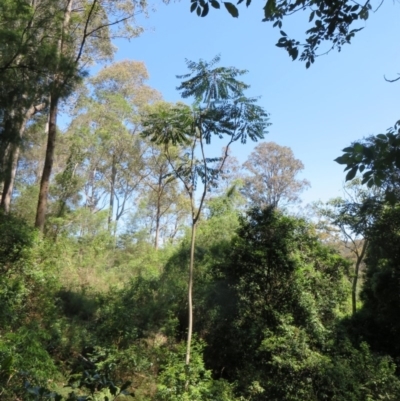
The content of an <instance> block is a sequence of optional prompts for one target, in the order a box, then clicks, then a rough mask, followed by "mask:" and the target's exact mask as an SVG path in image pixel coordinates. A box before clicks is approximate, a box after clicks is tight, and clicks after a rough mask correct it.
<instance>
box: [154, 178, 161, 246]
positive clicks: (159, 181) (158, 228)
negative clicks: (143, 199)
mask: <svg viewBox="0 0 400 401" xmlns="http://www.w3.org/2000/svg"><path fill="white" fill-rule="evenodd" d="M161 195H162V173H161V172H160V175H159V176H158V192H157V215H156V235H155V239H154V249H155V250H157V249H158V240H159V236H160V220H161Z"/></svg>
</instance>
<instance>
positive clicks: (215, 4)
mask: <svg viewBox="0 0 400 401" xmlns="http://www.w3.org/2000/svg"><path fill="white" fill-rule="evenodd" d="M211 5H212V6H213V7H214V8H220V7H221V6H220V5H219V3H218V1H217V0H211Z"/></svg>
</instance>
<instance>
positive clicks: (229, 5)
mask: <svg viewBox="0 0 400 401" xmlns="http://www.w3.org/2000/svg"><path fill="white" fill-rule="evenodd" d="M224 5H225V8H226V9H227V10H228V12H229V14H230V15H232V17H233V18H237V17H238V16H239V11H238V9H237V8H236V6H234V5H233V4H232V3H228V2H224Z"/></svg>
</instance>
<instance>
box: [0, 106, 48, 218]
mask: <svg viewBox="0 0 400 401" xmlns="http://www.w3.org/2000/svg"><path fill="white" fill-rule="evenodd" d="M44 107H45V104H44V103H42V104H39V105H37V106H32V107H29V109H28V110H27V112H26V113H25V116H24V118H23V120H22V122H21V124H20V126H19V128H18V135H17V138H15V140H14V141H13V142H12V143H11V144H10V151H9V155H8V163H7V166H6V168H5V175H4V181H3V188H2V196H1V204H0V207H1V208H2V209H3V210H4V212H5V213H9V211H10V203H11V198H12V193H13V189H14V182H15V175H16V173H17V167H18V159H19V154H20V150H21V142H22V137H23V135H24V132H25V128H26V124H27V123H28V121H29V120H30V119H31V118H32V116H33V115H35V114H36V113H37V112H39V111H40V110H43V109H44Z"/></svg>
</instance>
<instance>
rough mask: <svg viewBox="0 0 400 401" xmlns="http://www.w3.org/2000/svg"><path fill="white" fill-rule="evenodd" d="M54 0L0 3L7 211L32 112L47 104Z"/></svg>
mask: <svg viewBox="0 0 400 401" xmlns="http://www.w3.org/2000/svg"><path fill="white" fill-rule="evenodd" d="M53 3H54V2H51V1H49V0H36V1H26V0H16V1H7V0H5V1H3V2H1V5H0V109H1V110H2V111H1V118H0V187H1V188H2V190H1V193H0V197H1V207H2V209H3V210H5V211H6V212H8V210H9V207H10V199H11V194H12V190H13V185H14V179H15V173H16V167H17V162H18V157H19V152H20V144H21V141H22V137H23V134H24V131H25V127H26V125H27V123H28V121H29V120H30V118H31V117H32V116H33V115H34V114H36V113H38V112H40V111H43V110H44V109H45V108H46V105H47V94H48V90H49V80H48V76H49V74H50V72H51V71H52V68H53V66H54V63H53V61H54V53H55V47H54V45H53V43H52V42H51V39H50V36H49V35H48V33H49V32H51V31H52V29H53V28H54V27H55V24H54V21H55V20H54V17H55V14H54V7H53Z"/></svg>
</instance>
